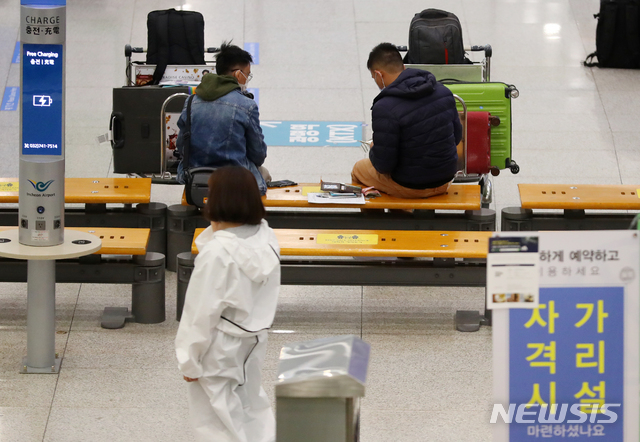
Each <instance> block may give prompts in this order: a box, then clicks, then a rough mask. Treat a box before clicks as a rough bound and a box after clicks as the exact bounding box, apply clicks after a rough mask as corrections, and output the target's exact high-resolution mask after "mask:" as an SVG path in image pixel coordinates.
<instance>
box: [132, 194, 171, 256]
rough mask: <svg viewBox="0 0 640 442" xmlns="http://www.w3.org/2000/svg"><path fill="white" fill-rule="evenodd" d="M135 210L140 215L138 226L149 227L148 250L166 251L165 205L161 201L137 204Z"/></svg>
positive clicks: (163, 252)
mask: <svg viewBox="0 0 640 442" xmlns="http://www.w3.org/2000/svg"><path fill="white" fill-rule="evenodd" d="M136 211H137V212H138V214H139V215H140V219H139V222H138V227H139V228H141V229H150V230H151V232H150V233H149V243H148V245H147V251H148V252H157V253H162V254H163V255H165V254H166V253H167V234H166V228H165V225H166V221H167V220H166V218H167V205H166V204H163V203H149V204H138V205H137V206H136Z"/></svg>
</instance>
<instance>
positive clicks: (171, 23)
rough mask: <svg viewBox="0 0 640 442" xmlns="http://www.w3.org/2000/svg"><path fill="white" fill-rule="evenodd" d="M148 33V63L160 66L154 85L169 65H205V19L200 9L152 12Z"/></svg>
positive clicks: (148, 20)
mask: <svg viewBox="0 0 640 442" xmlns="http://www.w3.org/2000/svg"><path fill="white" fill-rule="evenodd" d="M147 33H148V36H147V44H148V46H149V47H148V48H147V63H148V64H155V65H156V70H155V71H154V73H153V82H152V83H151V84H158V83H159V82H160V80H161V79H162V76H163V75H164V71H165V69H166V68H167V65H169V64H183V65H184V64H187V65H203V64H205V61H204V18H203V17H202V14H200V13H199V12H194V11H176V10H175V9H167V10H162V11H151V12H150V13H149V15H147Z"/></svg>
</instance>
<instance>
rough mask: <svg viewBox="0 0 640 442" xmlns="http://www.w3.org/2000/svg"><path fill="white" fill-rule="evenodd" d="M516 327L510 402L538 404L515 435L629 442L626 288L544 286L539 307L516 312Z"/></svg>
mask: <svg viewBox="0 0 640 442" xmlns="http://www.w3.org/2000/svg"><path fill="white" fill-rule="evenodd" d="M509 325H510V330H509V333H510V344H509V353H510V355H509V359H510V369H509V371H510V373H511V376H510V385H509V390H510V392H511V398H510V402H511V403H514V404H530V405H531V407H530V408H529V410H530V413H531V414H530V415H529V416H527V417H528V418H530V421H529V422H521V423H516V422H512V423H511V425H510V440H513V441H528V440H532V441H533V440H538V439H540V438H544V440H549V441H562V440H566V438H571V440H586V439H587V438H589V440H591V439H590V438H591V437H597V438H600V439H599V440H603V441H607V442H617V441H622V440H623V412H624V409H623V406H622V404H623V403H624V400H623V399H624V398H623V392H624V388H623V382H624V365H623V363H624V361H623V355H624V351H623V350H624V288H623V287H579V288H578V287H554V288H541V289H540V306H539V308H537V309H534V310H529V311H527V310H511V311H510V315H509ZM549 404H558V407H557V408H556V410H552V409H551V408H547V409H546V416H545V417H546V418H547V419H546V423H545V422H542V421H540V420H539V419H538V415H539V413H540V407H541V406H543V405H549ZM605 404H617V405H616V406H611V407H610V408H609V410H608V412H606V413H605V412H603V410H602V407H603V406H604V405H605ZM553 411H555V413H553ZM614 416H615V417H614ZM554 421H555V422H554Z"/></svg>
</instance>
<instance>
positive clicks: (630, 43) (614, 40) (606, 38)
mask: <svg viewBox="0 0 640 442" xmlns="http://www.w3.org/2000/svg"><path fill="white" fill-rule="evenodd" d="M639 5H640V1H639V0H600V12H599V13H598V14H594V17H595V18H597V19H598V27H597V28H596V51H595V52H593V53H592V54H589V55H588V56H587V59H586V60H585V61H584V65H585V66H588V67H591V66H599V67H604V68H626V69H639V68H640V30H639V28H640V9H639ZM594 57H597V58H598V62H597V63H594V62H593V58H594Z"/></svg>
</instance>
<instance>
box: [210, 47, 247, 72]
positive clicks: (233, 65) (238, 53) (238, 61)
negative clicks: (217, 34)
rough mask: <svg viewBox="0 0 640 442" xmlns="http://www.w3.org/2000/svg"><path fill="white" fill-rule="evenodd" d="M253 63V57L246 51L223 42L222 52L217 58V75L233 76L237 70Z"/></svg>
mask: <svg viewBox="0 0 640 442" xmlns="http://www.w3.org/2000/svg"><path fill="white" fill-rule="evenodd" d="M252 62H253V57H252V56H251V54H250V53H248V52H247V51H245V50H244V49H241V48H239V47H238V46H236V45H232V44H231V42H230V41H229V42H226V41H225V42H223V43H222V46H220V52H218V55H217V56H216V73H217V74H218V75H231V73H232V72H233V71H234V70H236V69H241V68H244V67H245V66H246V65H248V64H250V63H252Z"/></svg>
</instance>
